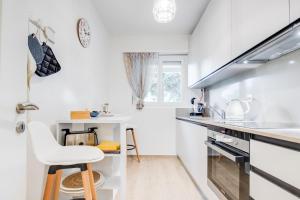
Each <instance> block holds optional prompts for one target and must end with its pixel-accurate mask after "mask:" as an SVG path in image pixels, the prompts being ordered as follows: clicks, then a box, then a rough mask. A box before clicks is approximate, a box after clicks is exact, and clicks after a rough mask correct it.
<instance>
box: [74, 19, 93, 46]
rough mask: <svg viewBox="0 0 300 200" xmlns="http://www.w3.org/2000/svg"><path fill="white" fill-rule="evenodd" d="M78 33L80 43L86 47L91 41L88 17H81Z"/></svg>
mask: <svg viewBox="0 0 300 200" xmlns="http://www.w3.org/2000/svg"><path fill="white" fill-rule="evenodd" d="M77 34H78V38H79V41H80V44H81V45H82V46H83V47H84V48H86V47H88V46H89V44H90V42H91V30H90V26H89V24H88V22H87V20H86V19H84V18H80V19H79V20H78V22H77Z"/></svg>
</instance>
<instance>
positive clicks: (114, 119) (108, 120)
mask: <svg viewBox="0 0 300 200" xmlns="http://www.w3.org/2000/svg"><path fill="white" fill-rule="evenodd" d="M130 118H131V117H130V116H122V115H116V116H111V117H108V116H107V117H106V116H105V117H101V116H100V117H97V118H91V119H73V120H72V119H65V120H58V121H57V123H61V124H76V123H77V124H119V123H125V122H127V121H128V120H130Z"/></svg>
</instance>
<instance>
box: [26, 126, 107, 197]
mask: <svg viewBox="0 0 300 200" xmlns="http://www.w3.org/2000/svg"><path fill="white" fill-rule="evenodd" d="M28 130H29V135H30V139H31V142H32V146H33V152H34V155H35V156H36V158H37V160H38V161H39V162H41V163H42V164H44V165H47V166H49V170H48V176H47V182H46V186H45V189H44V196H43V200H50V199H52V198H51V197H52V188H53V185H54V184H55V190H54V199H55V200H58V199H59V189H60V182H61V175H62V170H63V169H70V168H79V169H80V170H81V176H82V183H83V188H84V198H85V200H96V199H97V195H96V190H95V185H94V177H93V172H92V165H91V163H94V162H98V161H100V160H102V159H103V158H104V154H103V152H102V151H101V150H100V149H98V148H96V147H91V146H61V145H59V144H58V143H57V142H56V140H55V139H54V137H53V135H52V132H51V131H50V129H49V128H48V127H47V126H46V125H45V124H43V123H41V122H30V123H29V124H28ZM55 179H56V180H55ZM54 180H55V183H54Z"/></svg>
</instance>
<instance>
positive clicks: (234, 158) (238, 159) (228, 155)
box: [204, 141, 245, 163]
mask: <svg viewBox="0 0 300 200" xmlns="http://www.w3.org/2000/svg"><path fill="white" fill-rule="evenodd" d="M204 143H205V145H206V146H208V147H209V148H211V149H213V150H215V151H216V152H218V153H220V154H221V155H223V156H225V157H226V158H228V159H230V160H231V161H233V162H235V163H240V162H244V161H245V156H236V155H233V154H231V153H230V152H228V151H226V150H224V149H223V148H221V147H219V146H217V145H215V144H213V143H212V142H209V141H205V142H204Z"/></svg>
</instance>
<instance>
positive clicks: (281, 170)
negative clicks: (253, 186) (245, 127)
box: [250, 140, 300, 188]
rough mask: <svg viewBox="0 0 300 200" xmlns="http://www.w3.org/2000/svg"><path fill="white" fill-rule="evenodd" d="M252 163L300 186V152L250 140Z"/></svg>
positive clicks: (297, 186) (291, 183)
mask: <svg viewBox="0 0 300 200" xmlns="http://www.w3.org/2000/svg"><path fill="white" fill-rule="evenodd" d="M250 158H251V159H250V164H251V165H252V166H254V167H256V168H258V169H260V170H262V171H264V172H266V173H268V174H270V175H272V176H274V177H276V178H278V179H280V180H282V181H284V182H286V183H288V184H290V185H292V186H294V187H296V188H300V172H299V169H300V152H299V151H296V150H292V149H288V148H284V147H281V146H276V145H273V144H268V143H265V142H260V141H257V140H250Z"/></svg>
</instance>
